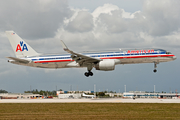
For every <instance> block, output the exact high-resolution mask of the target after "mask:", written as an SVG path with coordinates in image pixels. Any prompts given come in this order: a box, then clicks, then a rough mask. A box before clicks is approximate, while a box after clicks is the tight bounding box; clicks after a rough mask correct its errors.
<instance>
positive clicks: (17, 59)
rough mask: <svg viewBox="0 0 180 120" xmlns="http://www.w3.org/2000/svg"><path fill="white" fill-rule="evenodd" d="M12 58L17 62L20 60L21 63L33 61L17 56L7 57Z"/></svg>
mask: <svg viewBox="0 0 180 120" xmlns="http://www.w3.org/2000/svg"><path fill="white" fill-rule="evenodd" d="M7 58H9V59H11V60H15V61H16V62H19V63H30V62H31V61H29V60H24V59H20V58H15V57H7Z"/></svg>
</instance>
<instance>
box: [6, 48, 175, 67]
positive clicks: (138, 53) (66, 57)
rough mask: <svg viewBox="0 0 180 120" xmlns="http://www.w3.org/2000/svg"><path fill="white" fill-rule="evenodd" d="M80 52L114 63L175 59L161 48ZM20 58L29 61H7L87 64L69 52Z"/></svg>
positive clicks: (66, 64) (67, 65) (155, 61)
mask: <svg viewBox="0 0 180 120" xmlns="http://www.w3.org/2000/svg"><path fill="white" fill-rule="evenodd" d="M81 54H83V55H86V56H89V57H92V58H99V59H102V60H108V59H110V60H114V62H115V65H117V64H136V63H160V62H168V61H172V60H174V59H176V57H175V55H173V54H171V53H170V52H167V51H166V50H163V49H138V50H119V51H118V50H117V51H111V52H86V53H81ZM21 59H25V60H29V61H31V62H29V63H21V62H17V61H14V60H9V62H11V63H14V64H19V65H25V66H31V67H40V68H68V67H87V64H82V65H80V64H78V63H76V61H74V60H73V59H72V58H71V54H61V55H40V56H33V57H32V56H31V57H26V58H21ZM94 66H95V65H94Z"/></svg>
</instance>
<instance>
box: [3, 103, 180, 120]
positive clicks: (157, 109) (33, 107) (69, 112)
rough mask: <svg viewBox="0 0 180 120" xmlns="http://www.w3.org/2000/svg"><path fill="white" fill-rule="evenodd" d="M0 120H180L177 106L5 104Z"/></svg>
mask: <svg viewBox="0 0 180 120" xmlns="http://www.w3.org/2000/svg"><path fill="white" fill-rule="evenodd" d="M0 119H48V120H50V119H63V120H64V119H71V120H72V119H74V120H75V119H103V120H105V119H107V120H108V119H116V120H119V119H137V120H144V119H152V120H155V119H158V120H159V119H163V120H164V119H169V120H180V104H153V103H148V104H147V103H144V104H143V103H4V104H0Z"/></svg>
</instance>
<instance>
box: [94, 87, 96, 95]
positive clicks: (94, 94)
mask: <svg viewBox="0 0 180 120" xmlns="http://www.w3.org/2000/svg"><path fill="white" fill-rule="evenodd" d="M94 97H96V85H95V84H94Z"/></svg>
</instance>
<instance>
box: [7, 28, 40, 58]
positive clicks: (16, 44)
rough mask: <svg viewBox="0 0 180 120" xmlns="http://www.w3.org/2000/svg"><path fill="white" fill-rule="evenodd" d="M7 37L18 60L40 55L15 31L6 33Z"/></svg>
mask: <svg viewBox="0 0 180 120" xmlns="http://www.w3.org/2000/svg"><path fill="white" fill-rule="evenodd" d="M6 35H7V37H8V39H9V42H10V43H11V46H12V48H13V51H14V53H15V55H16V57H17V58H22V57H27V56H36V55H38V53H37V52H36V51H35V50H34V49H32V48H31V46H29V45H28V44H27V43H26V42H25V41H24V40H23V39H21V38H20V37H19V36H18V35H17V34H16V33H15V32H14V31H6Z"/></svg>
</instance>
